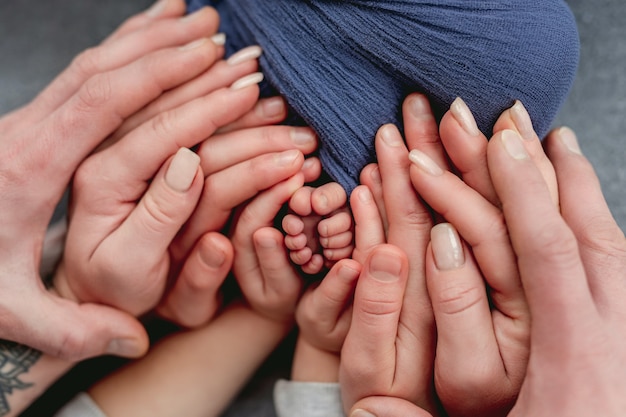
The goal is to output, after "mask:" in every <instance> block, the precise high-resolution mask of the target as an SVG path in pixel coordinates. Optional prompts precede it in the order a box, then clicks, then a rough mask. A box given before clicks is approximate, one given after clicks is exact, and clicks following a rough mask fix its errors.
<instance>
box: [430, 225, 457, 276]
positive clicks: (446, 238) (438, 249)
mask: <svg viewBox="0 0 626 417" xmlns="http://www.w3.org/2000/svg"><path fill="white" fill-rule="evenodd" d="M430 241H431V248H432V250H433V256H434V258H435V264H436V265H437V269H439V270H441V271H449V270H453V269H458V268H460V267H462V266H463V264H465V254H464V253H463V246H462V245H461V239H460V238H459V234H458V233H457V231H456V229H455V228H454V227H452V225H451V224H449V223H440V224H438V225H436V226H434V227H433V228H432V229H431V231H430Z"/></svg>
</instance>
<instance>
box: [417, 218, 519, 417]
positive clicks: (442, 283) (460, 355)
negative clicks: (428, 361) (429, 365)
mask: <svg viewBox="0 0 626 417" xmlns="http://www.w3.org/2000/svg"><path fill="white" fill-rule="evenodd" d="M426 277H427V284H428V293H429V295H430V299H431V303H432V308H433V312H434V313H435V322H436V324H437V354H436V358H437V362H436V364H435V383H436V384H437V382H439V384H437V386H438V387H439V389H438V390H437V393H438V395H439V397H440V398H441V399H442V400H443V401H444V403H446V404H451V405H450V407H451V408H450V409H447V410H448V411H449V412H454V413H456V412H458V410H454V403H455V401H454V400H455V399H457V400H458V398H451V397H454V396H455V395H456V396H457V397H462V396H464V395H467V396H468V397H469V396H471V395H474V394H475V395H477V396H478V397H481V398H485V397H484V396H486V395H493V391H497V390H496V389H494V387H498V389H503V387H502V386H501V385H502V383H503V381H507V373H506V370H505V368H504V365H503V358H502V354H501V352H500V350H499V348H498V343H497V341H496V336H495V331H494V326H493V318H492V313H491V310H490V307H489V301H488V299H487V290H486V288H485V283H484V281H483V278H482V275H481V274H480V270H479V269H478V266H477V265H476V264H475V262H474V261H473V258H472V255H471V253H470V251H469V249H468V248H467V247H466V245H464V244H463V243H462V242H461V240H460V238H459V236H458V234H457V232H456V230H455V229H454V227H453V226H452V225H450V224H448V223H440V224H438V225H436V226H435V227H433V229H432V231H431V245H430V247H429V250H428V252H427V254H426ZM494 314H496V313H495V312H494ZM474 381H481V382H480V384H475V383H473V382H474ZM469 386H471V387H472V392H471V393H470V392H467V391H468V388H467V387H469Z"/></svg>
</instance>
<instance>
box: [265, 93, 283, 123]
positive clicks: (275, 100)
mask: <svg viewBox="0 0 626 417" xmlns="http://www.w3.org/2000/svg"><path fill="white" fill-rule="evenodd" d="M259 109H260V111H261V116H263V117H264V118H266V119H273V118H274V117H278V116H282V115H284V114H285V110H286V106H285V100H283V99H282V98H281V97H271V98H268V99H267V100H263V101H261V105H260V106H259Z"/></svg>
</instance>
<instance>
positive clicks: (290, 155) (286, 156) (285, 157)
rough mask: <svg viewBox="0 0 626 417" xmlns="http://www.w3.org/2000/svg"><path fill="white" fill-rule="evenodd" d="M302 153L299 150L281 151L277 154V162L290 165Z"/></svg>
mask: <svg viewBox="0 0 626 417" xmlns="http://www.w3.org/2000/svg"><path fill="white" fill-rule="evenodd" d="M300 155H301V153H300V151H298V150H293V149H292V150H289V151H285V152H281V153H279V154H278V155H276V164H277V165H281V166H288V165H291V164H293V163H294V162H295V160H296V159H298V157H299V156H300Z"/></svg>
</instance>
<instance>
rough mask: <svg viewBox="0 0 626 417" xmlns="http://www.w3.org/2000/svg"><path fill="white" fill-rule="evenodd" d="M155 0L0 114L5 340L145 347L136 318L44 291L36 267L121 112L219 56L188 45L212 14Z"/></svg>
mask: <svg viewBox="0 0 626 417" xmlns="http://www.w3.org/2000/svg"><path fill="white" fill-rule="evenodd" d="M163 4H164V6H165V7H157V8H155V9H152V10H151V11H149V12H146V13H143V14H141V15H138V16H135V17H133V18H131V19H129V21H127V22H126V23H125V24H123V25H122V26H121V27H120V28H119V29H118V31H117V32H115V33H114V34H113V35H112V36H111V37H110V38H108V39H107V40H105V41H104V42H103V43H102V45H100V46H98V47H96V48H93V49H90V50H88V51H86V52H85V53H83V54H81V55H80V56H79V57H78V58H77V59H76V60H74V62H73V63H72V64H71V65H70V67H69V68H68V69H67V70H66V71H65V72H63V73H62V74H61V75H60V76H59V77H58V78H57V79H56V80H55V81H54V82H53V83H52V84H51V85H50V86H49V87H48V88H47V89H45V90H44V91H43V92H42V93H41V94H40V95H39V96H38V97H37V98H36V99H35V100H33V102H32V103H30V104H29V105H27V106H26V107H24V108H22V109H20V110H18V111H16V112H14V113H12V114H10V115H8V116H6V117H5V118H3V119H2V120H0V131H2V147H3V152H2V154H1V155H0V158H1V162H0V178H1V180H0V191H1V192H2V195H3V196H4V197H3V199H2V202H0V211H1V212H2V216H0V229H1V230H2V235H1V236H0V247H1V248H2V250H1V252H0V282H1V283H2V284H1V285H2V288H3V291H2V295H1V296H0V298H1V300H0V308H1V310H2V314H0V316H1V317H2V318H1V319H0V320H1V322H0V328H1V329H2V330H1V332H0V334H1V336H2V337H4V338H7V339H10V340H14V341H18V342H20V343H24V344H28V345H30V346H33V347H35V348H37V349H40V350H42V351H45V352H47V353H50V354H52V355H57V356H61V357H64V358H68V359H81V358H85V357H89V356H94V355H98V354H102V353H117V354H123V355H128V356H134V355H138V354H141V353H142V352H143V351H144V350H145V346H146V343H147V339H146V336H145V333H144V331H143V329H142V328H141V326H139V325H138V323H136V322H135V321H134V320H131V319H130V317H128V316H127V315H124V314H123V313H120V312H115V311H112V310H109V309H103V308H100V307H98V306H94V305H87V304H86V305H80V306H79V305H77V304H75V303H72V302H70V301H66V300H61V299H59V298H57V297H55V296H54V295H52V294H49V293H47V292H46V291H45V289H44V287H43V285H42V283H41V280H40V277H39V275H38V267H39V259H40V254H41V244H42V242H43V238H44V234H45V230H46V227H47V224H48V222H49V220H50V218H51V216H52V213H53V210H54V207H55V205H56V204H57V202H58V201H59V200H60V198H61V196H62V194H63V192H64V190H65V188H66V187H67V185H68V183H69V180H70V178H71V176H72V175H73V173H74V171H75V169H76V167H77V166H78V164H79V163H80V162H81V161H82V160H83V159H84V158H85V157H86V156H87V155H88V154H89V153H90V152H91V151H92V150H93V149H94V148H95V147H96V146H98V144H99V143H100V142H102V141H103V140H104V139H105V138H106V137H107V136H109V135H110V134H111V133H112V132H114V131H115V130H116V129H117V128H118V127H119V126H120V124H121V123H122V122H123V121H124V119H125V118H127V117H128V116H130V115H132V114H133V113H135V112H137V111H138V110H139V109H141V108H143V107H144V106H145V105H146V104H148V103H150V102H151V101H153V100H154V99H155V98H157V97H158V96H159V95H161V94H162V93H163V92H164V91H166V90H169V89H172V88H174V87H176V86H178V85H180V84H182V83H185V82H186V81H188V80H190V79H192V78H194V77H196V76H197V75H198V74H200V73H201V72H203V71H204V70H205V69H206V68H208V66H209V65H210V63H211V62H212V61H214V57H215V56H217V55H218V54H220V48H219V47H218V46H217V45H215V44H214V43H212V42H206V41H204V42H202V43H200V44H199V43H193V42H192V41H194V40H198V39H200V38H203V37H206V36H211V35H212V34H214V33H215V29H216V28H217V26H218V19H217V14H216V13H215V11H214V10H211V9H204V10H202V11H201V12H199V13H198V14H195V15H193V17H189V18H181V16H182V14H183V13H184V3H183V2H182V1H171V2H166V3H163ZM185 44H188V46H187V47H182V46H183V45H185ZM192 46H195V48H192ZM179 47H182V48H179ZM17 294H19V296H16V295H17ZM122 345H125V346H127V348H125V349H120V346H122Z"/></svg>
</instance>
